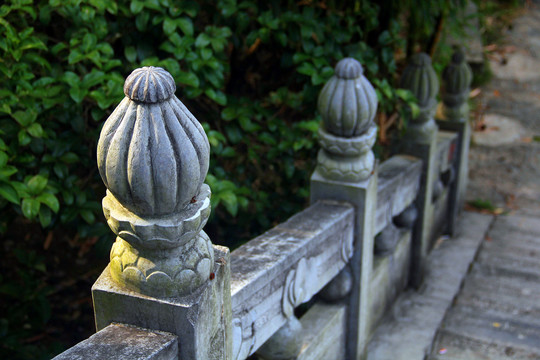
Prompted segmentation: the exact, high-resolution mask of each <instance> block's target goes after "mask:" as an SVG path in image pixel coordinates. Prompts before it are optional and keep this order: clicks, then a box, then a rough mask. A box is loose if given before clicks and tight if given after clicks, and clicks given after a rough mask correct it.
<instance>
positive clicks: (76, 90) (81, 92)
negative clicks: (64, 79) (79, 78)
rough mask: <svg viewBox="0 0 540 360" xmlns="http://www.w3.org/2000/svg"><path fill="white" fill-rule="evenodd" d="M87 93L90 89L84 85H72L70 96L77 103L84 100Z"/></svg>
mask: <svg viewBox="0 0 540 360" xmlns="http://www.w3.org/2000/svg"><path fill="white" fill-rule="evenodd" d="M86 94H88V89H84V88H82V87H72V88H71V89H69V96H70V97H71V98H72V99H73V101H75V102H76V103H77V104H80V103H81V102H82V101H83V100H84V97H85V96H86Z"/></svg>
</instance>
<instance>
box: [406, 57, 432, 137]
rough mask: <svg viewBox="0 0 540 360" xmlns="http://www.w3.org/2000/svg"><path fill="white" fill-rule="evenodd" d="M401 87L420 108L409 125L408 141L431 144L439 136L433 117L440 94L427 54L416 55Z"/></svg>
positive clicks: (408, 67) (410, 63) (408, 66)
mask: <svg viewBox="0 0 540 360" xmlns="http://www.w3.org/2000/svg"><path fill="white" fill-rule="evenodd" d="M399 86H400V87H401V88H404V89H407V90H410V91H411V92H412V93H413V95H414V96H415V97H416V99H417V100H418V106H419V108H420V112H419V113H418V115H416V116H413V117H412V118H411V121H410V123H409V124H408V127H407V138H408V141H410V142H418V143H424V144H429V143H430V142H431V141H432V139H433V137H435V136H436V134H437V124H436V123H435V120H434V119H433V116H434V115H435V108H436V106H437V99H436V97H437V94H438V92H439V79H438V78H437V74H436V73H435V70H433V67H432V66H431V58H430V57H429V56H428V55H427V54H425V53H419V54H416V55H414V56H413V57H412V58H411V60H410V61H409V64H408V65H407V67H406V68H405V69H404V70H403V74H402V75H401V80H400V84H399Z"/></svg>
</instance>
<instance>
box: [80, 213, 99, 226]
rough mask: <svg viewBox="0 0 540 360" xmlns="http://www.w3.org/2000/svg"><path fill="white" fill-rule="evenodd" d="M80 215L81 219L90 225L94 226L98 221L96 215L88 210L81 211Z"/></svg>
mask: <svg viewBox="0 0 540 360" xmlns="http://www.w3.org/2000/svg"><path fill="white" fill-rule="evenodd" d="M80 214H81V217H82V218H83V219H84V221H86V222H87V223H89V224H93V223H94V222H95V221H96V217H95V215H94V213H93V212H92V211H90V210H86V209H84V210H81V212H80Z"/></svg>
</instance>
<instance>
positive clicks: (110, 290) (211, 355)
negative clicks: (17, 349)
mask: <svg viewBox="0 0 540 360" xmlns="http://www.w3.org/2000/svg"><path fill="white" fill-rule="evenodd" d="M213 247H214V254H215V265H214V273H212V274H210V278H209V280H208V282H207V283H206V284H205V285H203V286H201V287H200V288H199V289H197V290H196V291H194V292H193V293H191V294H190V295H188V296H185V297H181V298H154V297H151V296H145V295H142V294H139V293H136V292H133V291H130V290H127V289H126V288H124V287H122V286H120V285H118V284H117V283H116V282H114V281H113V279H112V277H111V275H110V270H109V266H110V265H109V266H107V268H106V269H105V271H103V273H102V274H101V276H100V277H99V278H98V280H97V281H96V282H95V284H94V286H93V287H92V297H93V301H94V311H95V319H96V327H97V330H98V331H99V330H101V329H103V328H105V327H107V326H108V325H109V324H111V323H113V322H115V323H123V324H129V325H135V326H139V327H142V328H146V329H151V330H160V331H166V332H169V333H173V334H176V335H178V342H179V346H178V348H179V354H178V358H179V359H193V360H207V359H228V358H230V357H231V354H232V342H231V341H232V333H231V323H232V321H231V320H232V314H231V293H230V288H231V287H230V278H231V272H230V265H229V260H230V252H229V249H228V248H226V247H222V246H216V245H214V246H213Z"/></svg>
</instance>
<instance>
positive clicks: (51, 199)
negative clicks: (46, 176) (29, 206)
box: [36, 193, 60, 213]
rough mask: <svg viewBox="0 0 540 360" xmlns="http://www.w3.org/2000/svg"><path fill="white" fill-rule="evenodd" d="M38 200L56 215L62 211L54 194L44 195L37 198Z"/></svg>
mask: <svg viewBox="0 0 540 360" xmlns="http://www.w3.org/2000/svg"><path fill="white" fill-rule="evenodd" d="M36 200H38V201H39V202H40V203H42V204H45V205H47V206H48V207H49V208H50V209H51V210H52V211H54V212H55V213H57V212H58V210H59V209H60V203H59V202H58V199H57V198H56V196H54V195H53V194H50V193H42V194H41V195H39V196H38V197H37V198H36Z"/></svg>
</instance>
